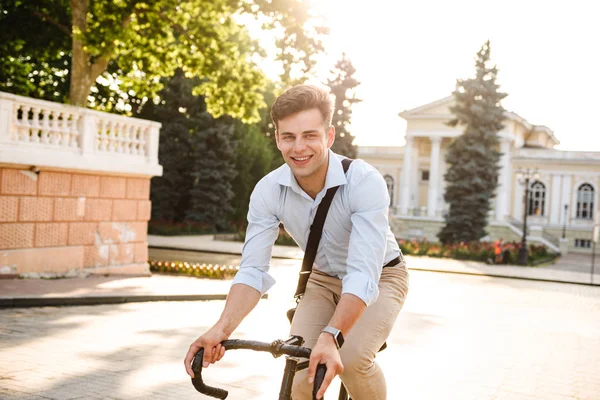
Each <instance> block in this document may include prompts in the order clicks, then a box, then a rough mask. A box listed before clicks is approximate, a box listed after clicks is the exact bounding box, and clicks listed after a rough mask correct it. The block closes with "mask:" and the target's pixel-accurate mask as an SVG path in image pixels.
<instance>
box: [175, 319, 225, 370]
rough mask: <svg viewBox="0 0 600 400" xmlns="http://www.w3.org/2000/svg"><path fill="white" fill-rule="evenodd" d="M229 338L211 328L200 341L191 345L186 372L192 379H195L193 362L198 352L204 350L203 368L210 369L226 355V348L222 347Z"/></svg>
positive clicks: (186, 359) (186, 361) (186, 357)
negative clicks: (210, 366)
mask: <svg viewBox="0 0 600 400" xmlns="http://www.w3.org/2000/svg"><path fill="white" fill-rule="evenodd" d="M227 339H228V336H227V335H226V334H225V332H223V331H221V330H219V329H217V328H216V327H213V328H211V329H210V330H209V331H208V332H206V333H205V334H203V335H202V336H200V337H199V338H198V339H196V340H195V341H194V343H192V344H191V346H190V349H189V350H188V352H187V354H186V355H185V360H184V361H183V363H184V364H185V371H186V372H187V374H188V375H189V376H190V377H192V378H193V377H194V371H192V360H193V359H194V356H195V355H196V353H198V351H199V350H200V349H202V348H204V358H203V361H202V367H203V368H208V366H209V365H210V364H214V363H216V362H217V361H219V360H220V359H221V358H223V356H224V355H225V347H223V346H221V342H222V341H223V340H227Z"/></svg>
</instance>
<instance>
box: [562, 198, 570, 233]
mask: <svg viewBox="0 0 600 400" xmlns="http://www.w3.org/2000/svg"><path fill="white" fill-rule="evenodd" d="M568 209H569V205H568V204H565V217H564V218H563V231H562V238H563V239H564V238H566V237H567V210H568Z"/></svg>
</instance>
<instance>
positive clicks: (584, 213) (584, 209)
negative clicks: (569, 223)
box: [577, 183, 594, 219]
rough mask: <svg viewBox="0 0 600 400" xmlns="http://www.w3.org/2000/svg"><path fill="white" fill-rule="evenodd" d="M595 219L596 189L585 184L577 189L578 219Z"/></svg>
mask: <svg viewBox="0 0 600 400" xmlns="http://www.w3.org/2000/svg"><path fill="white" fill-rule="evenodd" d="M593 217H594V188H593V187H592V185H590V184H589V183H584V184H583V185H581V186H579V189H577V218H586V219H592V218H593Z"/></svg>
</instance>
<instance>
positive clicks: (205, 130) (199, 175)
mask: <svg viewBox="0 0 600 400" xmlns="http://www.w3.org/2000/svg"><path fill="white" fill-rule="evenodd" d="M197 80H198V79H190V78H186V77H185V74H184V72H183V70H181V69H179V70H177V71H176V72H175V75H174V76H173V77H172V78H171V79H169V80H166V83H165V86H164V89H163V90H162V91H161V92H160V98H161V99H162V100H161V101H160V103H158V104H155V103H153V102H152V103H150V104H149V105H148V106H147V107H144V108H143V109H142V111H141V113H140V114H139V115H137V116H139V117H142V118H147V119H152V120H155V121H158V122H161V123H162V124H163V125H162V128H161V130H160V142H159V162H160V163H161V164H162V166H163V176H161V177H155V178H153V180H152V190H151V193H150V199H151V200H152V218H153V219H157V220H160V219H165V220H168V221H171V222H192V221H193V222H201V223H202V224H204V225H205V226H206V228H207V230H222V229H225V228H226V227H227V222H228V215H229V213H230V212H231V200H232V197H233V191H232V181H233V179H234V178H235V175H236V172H235V169H234V165H235V164H234V157H233V154H234V153H233V147H232V139H233V137H232V135H233V130H234V123H235V121H234V120H233V119H232V118H231V117H227V116H224V117H220V118H218V119H215V118H214V117H213V116H212V115H210V113H209V112H208V110H207V107H206V103H205V101H204V98H203V97H202V96H195V95H194V94H193V88H194V87H195V85H197V83H198V82H197Z"/></svg>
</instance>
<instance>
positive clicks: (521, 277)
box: [407, 267, 600, 286]
mask: <svg viewBox="0 0 600 400" xmlns="http://www.w3.org/2000/svg"><path fill="white" fill-rule="evenodd" d="M407 269H409V270H412V271H424V272H439V273H443V274H457V275H471V276H489V277H491V278H504V279H519V280H522V281H534V282H551V283H566V284H569V285H584V286H600V282H599V283H591V282H575V281H559V280H556V279H545V278H530V277H526V276H511V275H499V274H485V273H478V272H467V271H450V270H443V269H427V268H408V267H407Z"/></svg>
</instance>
